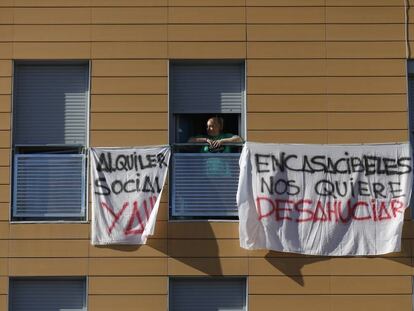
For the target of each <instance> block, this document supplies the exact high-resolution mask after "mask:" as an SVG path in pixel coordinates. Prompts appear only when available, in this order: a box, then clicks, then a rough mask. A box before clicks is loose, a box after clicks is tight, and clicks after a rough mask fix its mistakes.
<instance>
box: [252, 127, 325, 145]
mask: <svg viewBox="0 0 414 311" xmlns="http://www.w3.org/2000/svg"><path fill="white" fill-rule="evenodd" d="M247 137H248V140H251V141H256V142H263V143H295V144H326V143H327V142H328V138H327V131H318V130H310V131H283V130H281V131H249V132H248V133H247Z"/></svg>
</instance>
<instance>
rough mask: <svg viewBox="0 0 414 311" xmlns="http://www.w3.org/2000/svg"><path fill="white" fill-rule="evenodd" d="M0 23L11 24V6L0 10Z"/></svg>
mask: <svg viewBox="0 0 414 311" xmlns="http://www.w3.org/2000/svg"><path fill="white" fill-rule="evenodd" d="M0 24H13V8H3V9H1V10H0Z"/></svg>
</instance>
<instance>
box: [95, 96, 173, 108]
mask: <svg viewBox="0 0 414 311" xmlns="http://www.w3.org/2000/svg"><path fill="white" fill-rule="evenodd" d="M167 111H168V95H167V94H164V95H158V94H157V95H154V94H127V95H125V94H122V95H121V94H118V95H92V96H91V112H167Z"/></svg>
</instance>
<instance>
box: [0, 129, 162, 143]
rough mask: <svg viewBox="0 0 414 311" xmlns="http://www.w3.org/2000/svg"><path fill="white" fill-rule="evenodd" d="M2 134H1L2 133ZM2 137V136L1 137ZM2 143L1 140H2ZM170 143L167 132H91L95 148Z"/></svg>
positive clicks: (91, 139) (91, 141)
mask: <svg viewBox="0 0 414 311" xmlns="http://www.w3.org/2000/svg"><path fill="white" fill-rule="evenodd" d="M0 134H1V132H0ZM0 137H1V135H0ZM0 142H1V140H0ZM167 143H168V133H167V130H151V131H140V130H135V131H131V130H129V131H108V130H106V131H94V130H92V131H91V138H90V145H91V146H94V147H99V146H100V147H108V146H119V147H122V146H140V145H141V146H146V145H162V144H167Z"/></svg>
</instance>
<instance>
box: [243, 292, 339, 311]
mask: <svg viewBox="0 0 414 311" xmlns="http://www.w3.org/2000/svg"><path fill="white" fill-rule="evenodd" d="M275 306H277V307H278V308H280V309H288V310H290V311H299V310H305V309H306V310H307V311H331V310H332V308H331V300H330V296H329V295H326V296H322V295H318V296H317V295H303V296H299V295H250V296H249V310H261V311H267V310H269V311H271V310H274V308H275ZM335 310H336V309H335Z"/></svg>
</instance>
